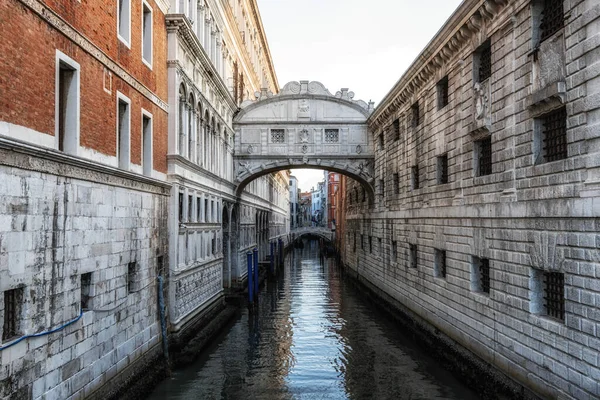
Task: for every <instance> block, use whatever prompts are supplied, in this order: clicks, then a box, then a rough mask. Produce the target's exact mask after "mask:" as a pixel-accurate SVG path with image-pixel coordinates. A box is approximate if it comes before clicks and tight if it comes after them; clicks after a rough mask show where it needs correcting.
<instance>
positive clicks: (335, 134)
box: [325, 129, 340, 143]
mask: <svg viewBox="0 0 600 400" xmlns="http://www.w3.org/2000/svg"><path fill="white" fill-rule="evenodd" d="M339 141H340V130H339V129H325V143H338V142H339Z"/></svg>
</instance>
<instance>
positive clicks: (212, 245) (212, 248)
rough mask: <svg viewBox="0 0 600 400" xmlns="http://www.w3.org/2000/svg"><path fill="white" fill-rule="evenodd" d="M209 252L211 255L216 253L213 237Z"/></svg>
mask: <svg viewBox="0 0 600 400" xmlns="http://www.w3.org/2000/svg"><path fill="white" fill-rule="evenodd" d="M210 252H211V255H213V256H214V255H216V254H217V239H215V238H214V237H213V238H212V239H211V241H210Z"/></svg>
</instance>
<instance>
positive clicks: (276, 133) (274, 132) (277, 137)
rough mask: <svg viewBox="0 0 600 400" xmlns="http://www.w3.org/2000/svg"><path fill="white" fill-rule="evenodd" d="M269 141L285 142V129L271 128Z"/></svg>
mask: <svg viewBox="0 0 600 400" xmlns="http://www.w3.org/2000/svg"><path fill="white" fill-rule="evenodd" d="M271 143H285V129H271Z"/></svg>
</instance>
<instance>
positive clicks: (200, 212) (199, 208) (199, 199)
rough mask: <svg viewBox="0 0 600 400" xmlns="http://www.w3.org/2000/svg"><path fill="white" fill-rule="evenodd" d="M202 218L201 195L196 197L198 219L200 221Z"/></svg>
mask: <svg viewBox="0 0 600 400" xmlns="http://www.w3.org/2000/svg"><path fill="white" fill-rule="evenodd" d="M201 220H202V199H201V198H200V197H197V198H196V221H198V222H200V221H201Z"/></svg>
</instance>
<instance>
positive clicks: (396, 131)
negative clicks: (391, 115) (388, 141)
mask: <svg viewBox="0 0 600 400" xmlns="http://www.w3.org/2000/svg"><path fill="white" fill-rule="evenodd" d="M392 135H393V136H394V140H395V141H398V140H400V119H399V118H397V119H395V120H394V123H393V124H392Z"/></svg>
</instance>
